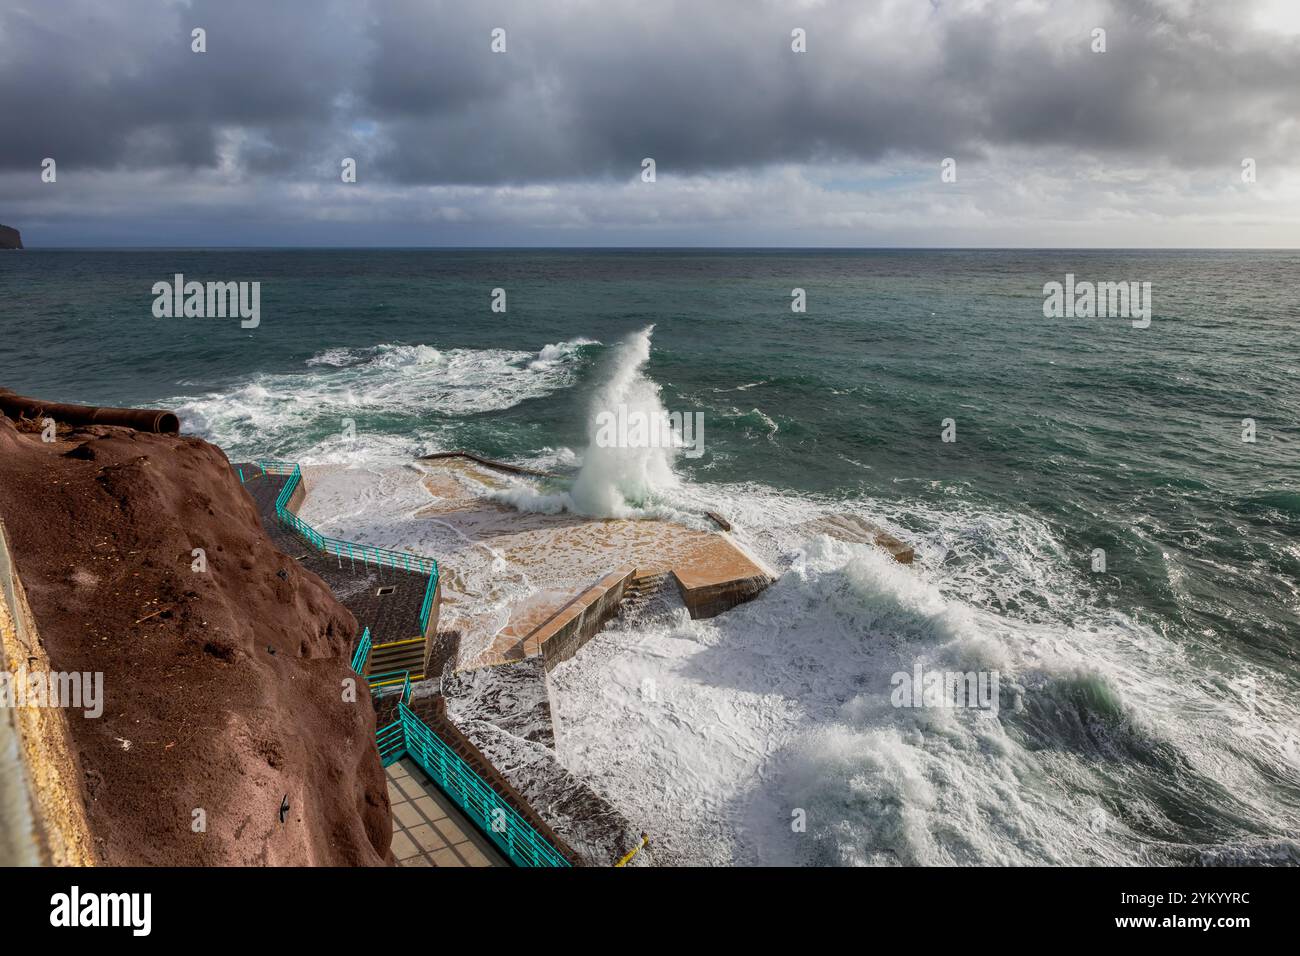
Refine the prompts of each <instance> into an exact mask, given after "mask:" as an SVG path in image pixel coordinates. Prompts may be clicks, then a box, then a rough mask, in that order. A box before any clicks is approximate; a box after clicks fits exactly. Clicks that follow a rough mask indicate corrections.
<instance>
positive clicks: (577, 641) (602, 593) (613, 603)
mask: <svg viewBox="0 0 1300 956" xmlns="http://www.w3.org/2000/svg"><path fill="white" fill-rule="evenodd" d="M635 574H636V568H622V569H620V570H618V571H613V572H611V573H609V574H607V575H605V576H604V577H603V578H601V579H600V580H599V581H597V582H596V583H595V584H593V585H592V586H591V587H589V588H587V590H585V591H583V592H582V593H581V594H579V595H578V596H577V597H575V598H574V599H573V600H572V601H570V602H569V603H568V604H566V605H565V606H564V607H562V608H560V610H559V611H557V612H556V613H555V615H554V616H552V617H551V618H550V619H549V620H548V621H546V622H545V623H543V624H541V625H540V626H539V627H538V628H537V629H536V630H534V631H533V633H531V634H529V635H528V637H526V638H524V656H525V657H531V656H532V655H534V654H541V655H542V658H543V659H544V660H545V661H546V669H547V670H550V669H551V668H552V667H554V666H555V665H556V664H558V663H560V661H563V660H568V659H569V658H570V657H572V656H573V655H574V654H575V653H577V651H578V648H580V647H582V645H583V644H586V643H587V642H588V641H589V640H591V639H592V637H594V636H595V635H596V632H597V631H599V630H600V629H601V627H602V626H603V625H604V623H605V622H606V621H608V620H609V619H610V618H611V617H613V616H614V615H615V614H617V613H618V606H619V604H621V603H622V601H623V591H624V589H625V588H626V587H627V585H628V582H629V581H631V580H632V577H633V575H635Z"/></svg>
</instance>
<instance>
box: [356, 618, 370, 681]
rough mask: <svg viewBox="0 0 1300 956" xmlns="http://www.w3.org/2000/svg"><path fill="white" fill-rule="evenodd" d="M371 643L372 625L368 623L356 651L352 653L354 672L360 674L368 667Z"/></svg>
mask: <svg viewBox="0 0 1300 956" xmlns="http://www.w3.org/2000/svg"><path fill="white" fill-rule="evenodd" d="M370 645H371V640H370V625H369V624H367V625H366V629H365V630H364V631H362V632H361V640H359V641H357V650H356V653H354V654H353V655H352V672H353V673H354V674H360V673H361V672H362V671H363V670H365V669H366V660H367V658H369V657H370Z"/></svg>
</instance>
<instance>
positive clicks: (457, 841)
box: [388, 757, 507, 866]
mask: <svg viewBox="0 0 1300 956" xmlns="http://www.w3.org/2000/svg"><path fill="white" fill-rule="evenodd" d="M388 797H389V799H390V800H391V801H392V804H393V855H394V856H395V857H397V862H398V865H399V866H506V865H507V864H506V862H505V860H504V859H503V858H502V857H501V855H500V853H498V852H497V850H496V849H495V848H494V847H493V846H492V844H491V843H489V842H488V840H487V838H486V837H484V836H483V835H482V834H481V833H479V832H478V830H476V829H475V828H474V827H473V825H471V824H470V822H469V821H468V820H466V819H465V817H464V815H463V814H462V813H461V812H460V810H459V809H458V808H457V807H456V806H455V805H454V804H453V803H452V802H451V801H450V800H448V799H447V797H445V796H444V795H443V794H442V793H441V792H440V791H439V790H438V788H437V787H435V786H434V785H433V784H432V783H431V782H430V780H429V778H428V777H426V776H425V774H424V771H423V770H421V769H420V768H419V766H418V765H417V764H416V763H415V762H414V761H413V760H411V759H410V758H409V757H403V758H402V759H401V760H399V761H397V762H396V763H394V764H392V765H390V766H389V768H388Z"/></svg>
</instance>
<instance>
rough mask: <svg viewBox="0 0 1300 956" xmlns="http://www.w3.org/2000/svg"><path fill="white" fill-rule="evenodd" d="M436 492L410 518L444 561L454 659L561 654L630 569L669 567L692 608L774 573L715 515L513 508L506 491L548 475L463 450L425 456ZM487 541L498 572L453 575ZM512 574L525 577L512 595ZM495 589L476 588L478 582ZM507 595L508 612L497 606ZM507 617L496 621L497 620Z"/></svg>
mask: <svg viewBox="0 0 1300 956" xmlns="http://www.w3.org/2000/svg"><path fill="white" fill-rule="evenodd" d="M422 467H423V469H424V470H425V472H426V474H425V477H424V479H423V484H424V487H425V490H426V491H428V492H429V494H430V495H431V496H432V497H433V501H432V502H431V503H430V504H429V505H427V506H426V507H424V508H423V509H421V510H420V511H418V512H417V514H416V517H417V518H425V519H428V520H430V521H431V522H436V523H437V525H438V526H439V527H440V529H441V531H442V532H443V533H444V538H443V539H442V540H440V542H439V546H438V549H437V550H438V554H439V558H440V560H441V561H442V567H443V568H444V570H446V569H450V574H446V575H444V589H443V605H442V613H443V614H444V615H445V616H446V617H445V619H446V620H453V619H454V620H455V621H456V622H457V623H456V625H455V626H456V628H457V630H458V631H459V632H460V635H461V647H462V649H463V653H462V656H461V661H460V666H461V667H481V666H490V665H494V664H501V663H505V662H508V661H513V660H520V659H522V658H524V657H529V656H532V655H534V654H543V655H544V656H546V658H547V659H548V661H549V660H555V661H558V660H562V659H564V657H566V656H569V655H570V654H572V653H573V651H574V650H576V648H577V647H578V646H581V643H582V642H583V641H585V640H586V639H587V638H589V637H590V636H591V635H592V634H593V633H595V631H596V630H598V629H599V626H600V624H602V623H603V622H604V620H606V619H608V617H609V616H611V615H612V613H613V612H614V611H616V610H617V604H618V602H619V600H621V597H622V589H623V588H624V587H626V586H627V584H628V583H629V582H630V580H631V579H632V578H633V577H636V578H649V577H653V576H658V575H667V576H668V577H669V578H670V579H671V580H672V582H673V584H675V586H676V587H677V588H678V589H679V591H680V592H681V595H682V599H683V601H684V602H685V603H686V606H687V608H688V609H689V611H690V613H691V615H692V616H693V617H709V616H712V615H714V614H718V613H720V612H722V611H725V610H727V609H728V608H730V607H734V606H735V605H736V604H739V603H740V602H742V601H745V600H748V599H749V598H752V597H754V596H755V595H756V594H758V593H759V592H760V591H762V589H763V588H765V587H766V586H767V585H768V584H770V583H771V581H772V578H773V575H772V574H771V572H770V571H769V570H768V569H767V568H766V567H764V566H763V565H762V564H761V563H760V562H759V561H758V560H757V559H755V558H753V557H752V556H751V555H749V554H747V553H745V551H744V550H743V549H742V548H740V547H739V546H738V545H737V544H736V543H735V541H734V540H733V539H732V538H731V537H730V536H729V535H727V534H725V533H724V532H722V531H720V530H719V529H718V527H717V525H716V524H715V523H714V522H712V521H710V520H708V519H706V518H703V516H702V518H701V525H702V527H695V528H692V527H686V526H685V525H681V524H676V523H673V522H670V521H664V520H659V519H599V518H585V517H582V516H579V515H573V514H569V513H567V512H560V513H557V514H543V513H539V512H537V511H530V510H519V509H517V508H515V507H512V506H511V505H510V504H509V503H507V502H508V501H509V500H510V499H511V497H512V496H519V495H529V494H532V495H543V494H545V493H546V492H547V490H548V489H547V487H546V485H545V479H541V478H537V477H536V476H532V475H526V474H519V473H517V472H514V471H502V470H499V469H497V468H495V467H494V466H493V465H491V464H490V463H485V462H484V461H482V460H479V459H473V458H468V457H462V456H456V457H441V458H437V459H433V460H426V461H424V462H422ZM483 548H486V549H488V550H489V551H490V552H491V554H492V555H493V557H494V559H495V561H496V565H497V573H495V574H493V575H492V576H491V577H490V580H487V581H486V582H485V579H483V578H480V579H479V580H477V581H471V580H466V579H462V578H460V577H459V576H458V575H457V574H456V573H455V569H456V568H457V566H458V563H460V561H459V560H458V552H459V553H460V554H461V555H464V556H465V560H470V559H473V560H481V557H480V556H479V555H478V554H477V553H476V552H478V551H479V550H481V549H483ZM510 580H517V581H519V582H521V583H525V584H526V588H523V587H521V588H520V590H526V594H524V595H523V596H521V597H518V598H514V599H511V598H510V597H509V595H508V593H506V592H505V586H506V584H507V583H508V582H509V581H510ZM485 586H486V587H490V588H500V589H501V590H502V592H503V593H502V594H496V593H484V590H483V589H484V587H485ZM503 604H504V605H505V611H504V616H503V612H502V605H503ZM503 618H504V619H503Z"/></svg>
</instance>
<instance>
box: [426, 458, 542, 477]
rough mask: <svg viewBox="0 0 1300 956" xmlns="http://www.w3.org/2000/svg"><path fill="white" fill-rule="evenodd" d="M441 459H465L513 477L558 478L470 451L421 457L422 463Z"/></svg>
mask: <svg viewBox="0 0 1300 956" xmlns="http://www.w3.org/2000/svg"><path fill="white" fill-rule="evenodd" d="M440 458H464V459H467V460H468V461H473V462H477V463H478V464H480V465H484V466H486V467H488V468H495V469H497V470H498V471H508V472H510V474H512V475H531V476H532V477H534V478H557V477H559V476H558V475H553V474H551V473H550V472H549V471H537V470H536V469H534V468H525V467H523V466H522V465H508V464H506V463H505V462H504V461H493V460H492V459H491V458H483V457H480V456H479V455H476V454H474V453H473V452H470V451H436V452H434V453H433V454H431V455H421V456H420V459H419V460H420V461H437V460H438V459H440Z"/></svg>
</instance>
